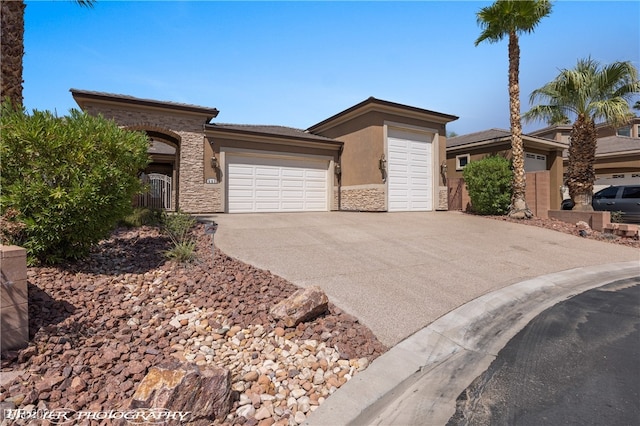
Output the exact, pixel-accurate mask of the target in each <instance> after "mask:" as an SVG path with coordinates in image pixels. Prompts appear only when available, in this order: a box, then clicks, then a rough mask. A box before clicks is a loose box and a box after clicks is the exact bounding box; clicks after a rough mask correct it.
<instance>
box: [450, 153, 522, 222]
mask: <svg viewBox="0 0 640 426" xmlns="http://www.w3.org/2000/svg"><path fill="white" fill-rule="evenodd" d="M462 175H463V177H464V182H465V184H466V186H467V191H468V192H469V197H470V198H471V208H472V210H473V211H474V212H476V213H479V214H486V215H503V214H507V213H508V212H509V204H510V203H511V180H512V178H513V172H512V171H511V166H510V163H509V161H508V160H507V159H505V158H503V157H497V156H495V157H487V158H484V159H482V160H479V161H473V162H470V163H469V164H467V165H466V167H465V168H464V171H463V173H462Z"/></svg>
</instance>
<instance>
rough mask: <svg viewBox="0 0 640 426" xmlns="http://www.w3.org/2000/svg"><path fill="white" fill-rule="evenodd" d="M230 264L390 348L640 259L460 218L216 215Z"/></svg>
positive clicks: (602, 246) (620, 250) (627, 251)
mask: <svg viewBox="0 0 640 426" xmlns="http://www.w3.org/2000/svg"><path fill="white" fill-rule="evenodd" d="M211 218H213V220H215V221H216V222H217V223H218V224H219V226H218V231H217V233H216V235H215V243H216V246H218V247H219V248H220V249H221V250H222V251H224V252H225V253H226V254H228V255H229V256H232V257H235V258H238V259H240V260H242V261H244V262H247V263H250V264H252V265H255V266H257V267H259V268H263V269H267V270H270V271H271V272H273V273H274V274H277V275H280V276H282V277H283V278H285V279H287V280H289V281H291V282H293V283H294V284H297V285H299V286H302V287H308V286H311V285H318V286H320V287H321V288H322V289H323V290H324V291H325V292H326V293H327V295H328V296H329V299H330V300H331V301H332V302H333V303H334V304H336V305H337V306H339V307H340V308H342V309H343V310H345V311H346V312H348V313H351V314H352V315H354V316H356V317H357V318H358V319H359V320H360V321H361V322H362V323H363V324H365V325H367V326H368V327H369V328H370V329H371V330H372V331H373V332H374V333H375V335H376V336H377V337H378V338H379V339H380V341H382V342H383V343H384V344H386V345H388V346H393V345H395V344H397V343H398V342H400V341H402V340H403V339H404V338H406V337H407V336H409V335H411V334H413V333H414V332H416V331H418V330H420V329H421V328H423V327H425V326H426V325H428V324H430V323H432V322H433V321H435V320H436V319H438V318H439V317H441V316H443V315H444V314H446V313H447V312H450V311H451V310H453V309H455V308H457V307H459V306H461V305H463V304H465V303H466V302H468V301H470V300H473V299H475V298H477V297H479V296H482V295H483V294H486V293H488V292H491V291H493V290H496V289H500V288H503V287H506V286H508V285H510V284H514V283H517V282H520V281H524V280H527V279H530V278H533V277H537V276H540V275H543V274H549V273H553V272H559V271H563V270H567V269H572V268H577V267H583V266H591V265H600V264H608V263H616V262H624V261H638V260H640V251H638V250H637V249H632V248H629V247H624V246H620V245H615V244H609V243H605V242H598V241H592V240H587V239H582V238H579V237H575V236H572V235H567V234H564V233H560V232H555V231H552V230H547V229H542V228H538V227H534V226H525V225H520V224H513V223H509V222H503V221H498V220H492V219H487V218H481V217H474V216H470V215H466V214H462V213H459V212H427V213H424V212H421V213H355V212H353V213H352V212H326V213H268V214H234V215H229V214H224V215H223V214H221V215H214V216H211Z"/></svg>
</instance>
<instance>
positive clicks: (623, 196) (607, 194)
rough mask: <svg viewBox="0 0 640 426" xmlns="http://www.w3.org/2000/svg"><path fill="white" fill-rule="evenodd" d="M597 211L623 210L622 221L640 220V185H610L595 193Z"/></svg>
mask: <svg viewBox="0 0 640 426" xmlns="http://www.w3.org/2000/svg"><path fill="white" fill-rule="evenodd" d="M591 205H592V206H593V209H594V210H597V211H610V212H622V222H640V185H621V186H610V187H608V188H605V189H602V190H600V191H598V192H596V193H595V194H593V200H592V201H591Z"/></svg>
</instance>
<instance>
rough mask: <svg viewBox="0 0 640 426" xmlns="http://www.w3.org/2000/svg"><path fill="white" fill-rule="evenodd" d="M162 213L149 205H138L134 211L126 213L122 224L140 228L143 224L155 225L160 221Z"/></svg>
mask: <svg viewBox="0 0 640 426" xmlns="http://www.w3.org/2000/svg"><path fill="white" fill-rule="evenodd" d="M161 215H162V213H161V212H160V210H154V209H150V208H148V207H136V208H135V209H133V212H132V213H130V214H128V215H126V216H125V217H124V218H123V219H122V220H121V221H120V224H121V225H122V226H126V227H127V228H139V227H140V226H143V225H149V226H155V225H158V224H159V223H160V220H161Z"/></svg>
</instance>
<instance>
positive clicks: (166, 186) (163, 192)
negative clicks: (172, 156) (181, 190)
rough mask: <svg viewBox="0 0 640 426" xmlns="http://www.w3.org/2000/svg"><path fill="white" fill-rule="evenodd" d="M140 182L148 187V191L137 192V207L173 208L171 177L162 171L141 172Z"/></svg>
mask: <svg viewBox="0 0 640 426" xmlns="http://www.w3.org/2000/svg"><path fill="white" fill-rule="evenodd" d="M140 179H141V180H142V183H143V184H144V185H145V186H147V187H148V188H149V191H148V192H145V193H144V194H139V195H138V196H137V199H136V205H137V206H138V207H147V208H150V209H154V210H173V203H172V192H171V189H172V187H171V181H172V179H171V177H170V176H167V175H164V174H162V173H151V174H148V175H147V174H144V173H143V174H142V176H140Z"/></svg>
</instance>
